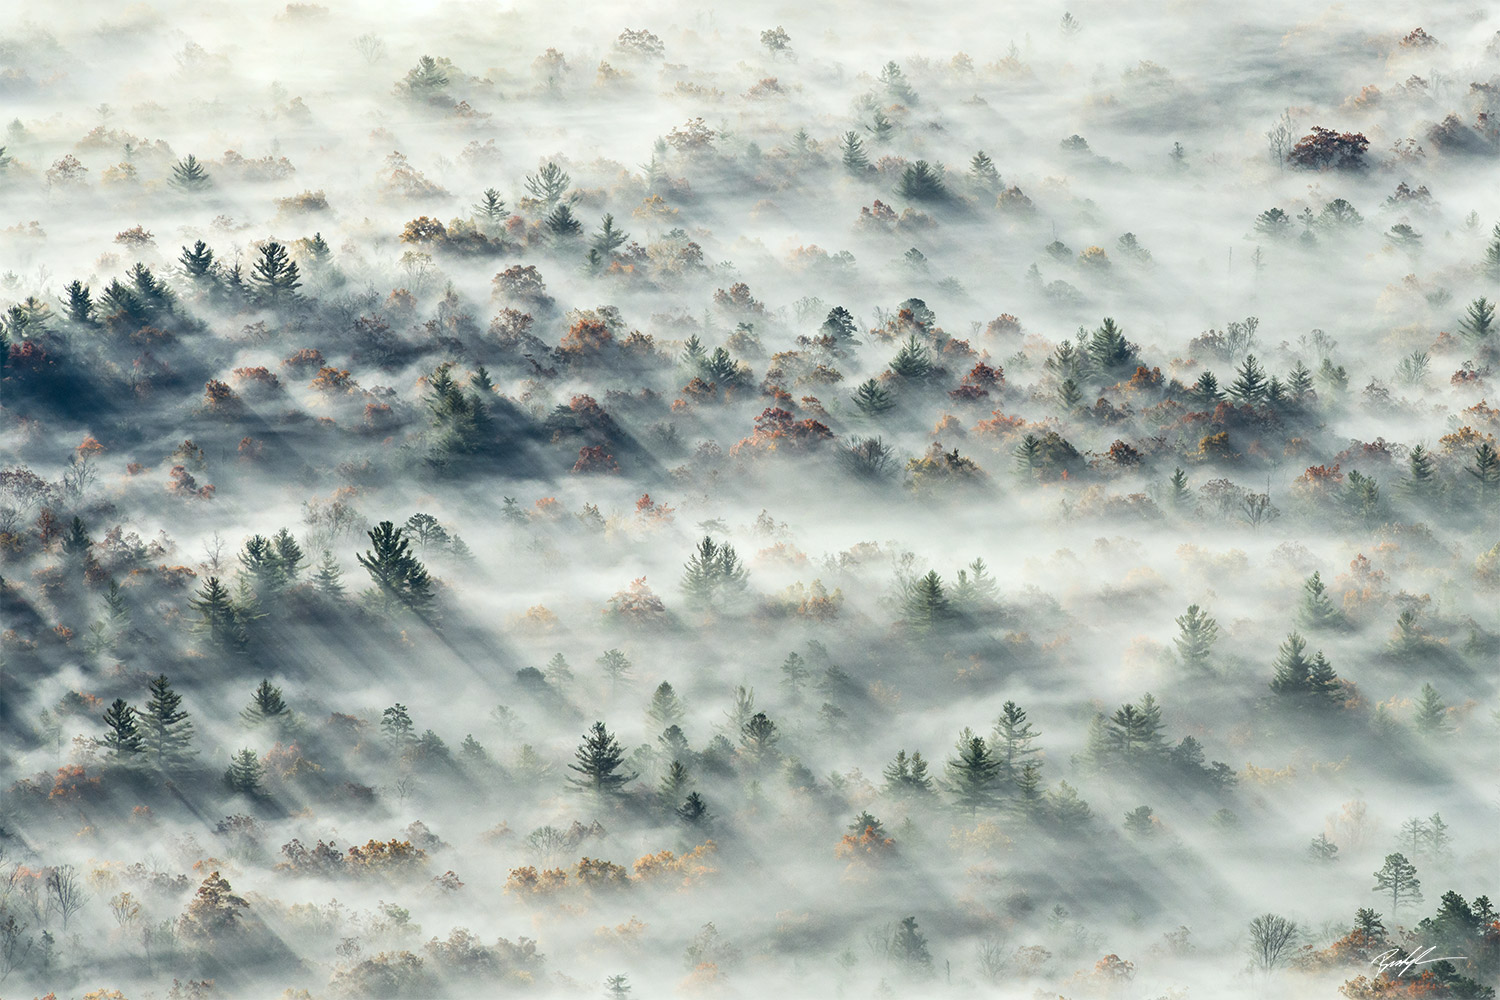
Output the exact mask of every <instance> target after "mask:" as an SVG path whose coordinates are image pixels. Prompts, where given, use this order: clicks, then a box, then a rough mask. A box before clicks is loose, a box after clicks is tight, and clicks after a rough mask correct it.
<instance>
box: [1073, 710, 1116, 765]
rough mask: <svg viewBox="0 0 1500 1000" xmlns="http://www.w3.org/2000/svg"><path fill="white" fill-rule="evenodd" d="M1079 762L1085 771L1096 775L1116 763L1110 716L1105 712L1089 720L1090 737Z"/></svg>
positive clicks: (1084, 745) (1085, 743) (1079, 756)
mask: <svg viewBox="0 0 1500 1000" xmlns="http://www.w3.org/2000/svg"><path fill="white" fill-rule="evenodd" d="M1077 760H1078V763H1079V764H1080V765H1081V766H1082V767H1083V768H1084V769H1085V770H1089V771H1093V772H1096V773H1097V772H1101V771H1104V770H1107V769H1108V768H1109V767H1110V766H1111V765H1112V764H1113V763H1114V743H1113V740H1112V739H1111V731H1110V725H1109V716H1107V715H1105V714H1104V713H1103V712H1095V713H1094V717H1093V718H1092V719H1090V720H1089V728H1088V735H1087V736H1086V737H1085V739H1084V744H1083V750H1082V751H1081V752H1080V753H1079V754H1078V758H1077Z"/></svg>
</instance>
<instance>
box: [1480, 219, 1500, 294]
mask: <svg viewBox="0 0 1500 1000" xmlns="http://www.w3.org/2000/svg"><path fill="white" fill-rule="evenodd" d="M1490 236H1491V239H1490V242H1489V245H1488V246H1486V247H1485V248H1484V260H1483V262H1481V263H1480V265H1479V266H1480V270H1482V271H1483V272H1484V273H1485V275H1486V276H1487V277H1488V278H1489V279H1490V280H1491V281H1497V282H1500V222H1497V223H1495V228H1494V229H1492V230H1490Z"/></svg>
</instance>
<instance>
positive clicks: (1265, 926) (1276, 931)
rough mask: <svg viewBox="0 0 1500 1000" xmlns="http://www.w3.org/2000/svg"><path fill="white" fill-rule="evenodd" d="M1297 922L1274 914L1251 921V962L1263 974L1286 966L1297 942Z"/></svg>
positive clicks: (1264, 914) (1263, 915)
mask: <svg viewBox="0 0 1500 1000" xmlns="http://www.w3.org/2000/svg"><path fill="white" fill-rule="evenodd" d="M1297 931H1298V928H1297V922H1296V921H1295V920H1288V919H1287V918H1286V917H1278V916H1277V915H1276V914H1274V913H1262V914H1261V915H1260V916H1258V917H1256V918H1255V919H1254V920H1252V921H1250V960H1251V962H1252V964H1254V965H1255V967H1256V968H1258V969H1260V970H1261V971H1262V972H1270V971H1271V970H1273V969H1275V968H1277V967H1278V966H1281V965H1283V964H1285V962H1286V960H1287V957H1288V956H1289V955H1290V954H1291V951H1292V947H1293V946H1294V944H1295V942H1296V940H1297Z"/></svg>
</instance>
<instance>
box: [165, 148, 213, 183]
mask: <svg viewBox="0 0 1500 1000" xmlns="http://www.w3.org/2000/svg"><path fill="white" fill-rule="evenodd" d="M171 184H172V186H173V187H175V188H177V189H178V190H179V191H203V190H205V189H207V188H210V187H212V186H213V179H212V178H210V177H209V175H208V171H207V170H205V169H203V164H201V163H199V162H198V158H197V157H196V156H194V155H193V154H192V153H189V154H188V155H187V156H185V157H184V158H182V159H181V160H178V161H177V162H176V163H174V164H173V165H172V181H171Z"/></svg>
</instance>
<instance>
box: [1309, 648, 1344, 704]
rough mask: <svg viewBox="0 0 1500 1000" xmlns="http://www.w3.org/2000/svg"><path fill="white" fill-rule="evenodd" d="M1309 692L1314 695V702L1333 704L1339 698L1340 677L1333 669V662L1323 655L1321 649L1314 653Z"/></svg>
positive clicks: (1310, 669)
mask: <svg viewBox="0 0 1500 1000" xmlns="http://www.w3.org/2000/svg"><path fill="white" fill-rule="evenodd" d="M1307 685H1308V693H1309V694H1311V695H1312V696H1313V700H1314V703H1322V704H1330V705H1331V704H1333V703H1334V702H1336V701H1338V700H1339V697H1338V694H1339V678H1338V674H1336V673H1334V671H1333V664H1331V663H1329V662H1328V658H1327V657H1326V656H1324V655H1323V651H1322V650H1321V649H1320V650H1318V651H1317V652H1316V653H1314V654H1313V658H1312V666H1311V667H1310V668H1309V670H1308V675H1307Z"/></svg>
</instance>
